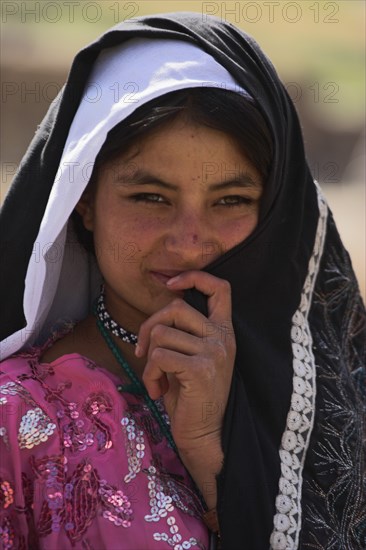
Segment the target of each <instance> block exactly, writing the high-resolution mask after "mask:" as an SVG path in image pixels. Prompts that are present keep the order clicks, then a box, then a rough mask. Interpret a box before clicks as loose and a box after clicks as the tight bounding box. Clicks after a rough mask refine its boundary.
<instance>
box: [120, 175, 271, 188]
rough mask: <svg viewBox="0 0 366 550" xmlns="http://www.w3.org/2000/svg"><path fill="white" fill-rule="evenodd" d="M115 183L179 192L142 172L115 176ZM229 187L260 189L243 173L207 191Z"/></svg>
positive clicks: (258, 184)
mask: <svg viewBox="0 0 366 550" xmlns="http://www.w3.org/2000/svg"><path fill="white" fill-rule="evenodd" d="M115 183H117V184H118V183H120V184H125V185H126V184H127V185H128V184H131V185H158V186H159V187H162V188H163V189H169V190H171V191H179V186H178V185H174V184H173V183H169V182H166V181H164V180H162V179H160V178H158V177H156V176H154V175H153V174H149V173H148V172H144V171H143V170H136V171H135V172H134V173H133V174H131V175H128V174H120V175H117V177H116V179H115ZM230 187H243V188H246V189H247V188H257V189H258V188H261V184H260V183H259V182H258V181H257V180H255V179H253V178H252V177H251V176H250V175H249V174H247V173H245V172H243V173H241V174H240V175H237V176H234V177H232V178H230V179H227V180H225V181H221V182H218V183H213V184H211V185H209V189H210V190H212V191H222V190H224V189H228V188H230Z"/></svg>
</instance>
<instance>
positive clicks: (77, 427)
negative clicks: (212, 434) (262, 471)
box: [0, 349, 209, 550]
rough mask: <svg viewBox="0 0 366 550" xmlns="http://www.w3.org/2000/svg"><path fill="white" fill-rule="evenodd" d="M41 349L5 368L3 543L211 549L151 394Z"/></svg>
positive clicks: (0, 495) (0, 478) (0, 409)
mask: <svg viewBox="0 0 366 550" xmlns="http://www.w3.org/2000/svg"><path fill="white" fill-rule="evenodd" d="M40 355H41V350H40V349H34V350H32V351H31V352H29V353H27V354H18V355H17V356H14V357H12V358H9V359H7V360H6V361H4V362H3V363H1V365H0V509H1V516H0V547H1V548H3V549H9V548H12V549H17V550H19V549H23V548H24V549H25V548H31V549H32V550H33V549H36V548H39V549H47V550H66V549H68V548H73V549H84V550H85V549H89V550H92V549H94V550H102V549H106V550H124V549H128V550H149V549H156V550H163V549H164V548H166V549H169V548H171V549H174V550H183V549H189V548H192V549H195V548H199V549H206V548H208V546H209V537H208V532H207V528H206V527H205V525H204V523H203V521H202V519H201V515H202V513H203V509H202V506H201V503H200V500H199V498H198V496H197V494H196V492H195V489H194V486H193V484H192V482H191V479H190V477H189V475H188V473H187V471H186V470H185V468H184V466H183V465H182V463H181V462H180V460H179V458H178V457H177V455H176V453H175V452H174V450H173V449H172V448H170V446H169V444H168V442H167V440H166V438H165V437H164V436H163V435H162V433H161V430H160V428H159V426H158V424H157V422H156V421H155V419H154V418H153V417H152V415H151V413H150V410H149V409H148V407H147V406H146V405H145V402H144V400H143V398H142V397H140V396H136V395H132V394H129V393H126V392H120V391H118V387H119V385H120V384H121V380H120V379H119V378H118V377H117V376H115V375H113V374H111V373H110V372H108V371H106V370H105V369H103V368H100V367H98V366H97V365H95V364H94V363H93V362H91V361H90V360H89V359H87V358H85V357H83V356H81V355H78V354H70V355H64V356H62V357H60V358H59V359H57V360H56V361H54V362H52V363H50V364H45V363H44V364H42V363H40V362H39V357H40ZM158 404H159V406H160V407H161V412H162V414H165V413H164V409H163V406H162V403H160V402H158ZM165 416H166V414H165Z"/></svg>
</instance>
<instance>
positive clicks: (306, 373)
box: [270, 182, 328, 550]
mask: <svg viewBox="0 0 366 550" xmlns="http://www.w3.org/2000/svg"><path fill="white" fill-rule="evenodd" d="M315 184H316V187H317V192H318V206H319V220H318V227H317V231H316V237H315V243H314V248H313V253H312V256H311V258H310V261H309V266H308V274H307V277H306V280H305V284H304V287H303V290H302V294H301V302H300V305H299V307H298V309H297V311H296V312H295V314H294V316H293V318H292V329H291V342H292V351H293V379H292V383H293V392H292V396H291V406H290V410H289V413H288V415H287V422H286V429H285V431H284V433H283V435H282V441H281V447H280V450H279V455H280V462H281V477H280V480H279V493H278V495H277V498H276V514H275V516H274V520H273V523H274V529H273V531H272V534H271V538H270V545H271V549H272V550H296V548H297V547H298V544H299V535H300V529H301V489H302V471H303V468H304V463H305V457H306V451H307V448H308V445H309V440H310V435H311V432H312V428H313V423H314V415H315V394H316V378H315V376H316V372H315V369H316V366H315V359H314V355H313V351H312V337H311V332H310V327H309V322H308V314H309V310H310V306H311V301H312V296H313V291H314V284H315V280H316V277H317V274H318V270H319V264H320V260H321V257H322V254H323V248H324V241H325V235H326V223H327V214H328V209H327V204H326V202H325V200H324V197H323V196H322V193H321V191H320V189H319V186H318V184H317V183H316V182H315Z"/></svg>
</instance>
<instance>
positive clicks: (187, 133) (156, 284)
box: [78, 118, 263, 331]
mask: <svg viewBox="0 0 366 550" xmlns="http://www.w3.org/2000/svg"><path fill="white" fill-rule="evenodd" d="M262 190H263V182H262V181H261V176H260V174H259V172H258V171H257V170H256V168H255V167H254V166H253V165H252V164H251V162H249V161H248V159H247V158H246V157H245V156H244V155H243V153H242V152H241V150H240V149H239V147H238V146H237V144H236V143H235V142H234V141H233V140H232V138H230V137H229V136H228V135H226V134H224V133H222V132H219V131H216V130H213V129H210V128H207V127H204V126H197V125H195V124H193V123H190V122H187V121H185V120H182V119H181V118H178V119H175V120H174V121H173V123H171V124H170V125H169V126H166V127H163V128H161V129H158V130H157V131H155V132H154V133H153V134H149V135H148V136H147V137H145V138H143V139H141V140H139V141H138V142H137V143H135V144H134V145H133V146H131V147H130V148H129V149H128V150H127V151H126V152H124V153H123V154H121V155H120V156H118V157H117V158H116V159H114V160H113V161H110V162H109V163H106V164H105V165H103V166H102V167H101V168H100V170H99V174H98V179H97V184H96V190H95V191H94V192H90V193H86V194H85V195H84V197H83V199H82V200H81V201H80V203H79V205H78V211H79V213H81V214H82V217H83V220H84V224H85V227H86V228H87V229H89V230H91V231H92V232H93V233H94V242H95V250H96V256H97V260H98V264H99V267H100V270H101V273H102V275H103V277H104V280H105V292H106V302H107V305H108V309H109V311H110V313H111V314H112V316H114V317H115V318H116V319H118V321H119V322H120V323H121V324H122V325H123V326H126V327H128V328H130V330H135V331H137V330H138V328H139V325H140V324H141V322H143V321H144V320H145V319H146V318H147V317H149V316H150V315H151V314H152V313H154V312H156V311H158V310H159V309H161V308H162V307H164V306H166V305H167V304H168V303H169V302H170V301H171V300H172V299H174V297H176V294H174V293H173V292H172V291H170V290H168V289H167V287H166V285H165V283H166V281H167V280H168V279H169V278H171V277H172V276H174V275H177V274H178V273H181V272H182V271H187V270H192V269H194V270H197V269H198V270H199V269H202V268H203V267H204V266H206V265H207V264H209V263H211V262H212V261H213V260H215V258H217V257H218V256H220V255H222V254H223V253H224V252H225V251H226V250H229V249H230V248H232V247H234V246H235V245H236V244H238V243H240V242H241V241H242V240H243V239H245V238H246V237H248V235H250V233H252V231H253V229H254V228H255V226H256V224H257V221H258V211H259V203H260V198H261V195H262Z"/></svg>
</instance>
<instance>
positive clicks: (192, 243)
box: [165, 212, 222, 269]
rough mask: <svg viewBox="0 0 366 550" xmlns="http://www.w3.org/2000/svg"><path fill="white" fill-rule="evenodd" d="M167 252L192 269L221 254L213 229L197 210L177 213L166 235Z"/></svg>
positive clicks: (202, 265) (198, 267) (200, 266)
mask: <svg viewBox="0 0 366 550" xmlns="http://www.w3.org/2000/svg"><path fill="white" fill-rule="evenodd" d="M165 248H166V250H167V252H168V253H170V254H174V255H175V256H178V257H179V261H180V262H181V263H182V264H183V263H184V264H185V265H187V266H189V267H190V268H192V269H200V268H202V267H204V266H205V265H207V264H208V263H210V262H211V261H213V260H214V259H215V257H217V256H219V255H221V253H222V250H221V246H220V243H219V242H218V239H217V236H216V233H215V230H214V228H213V227H210V225H209V223H208V222H207V220H205V219H204V216H202V215H200V213H199V212H186V213H181V214H180V215H177V216H176V218H175V219H174V221H173V222H172V224H171V226H170V228H169V230H168V232H167V234H166V236H165Z"/></svg>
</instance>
